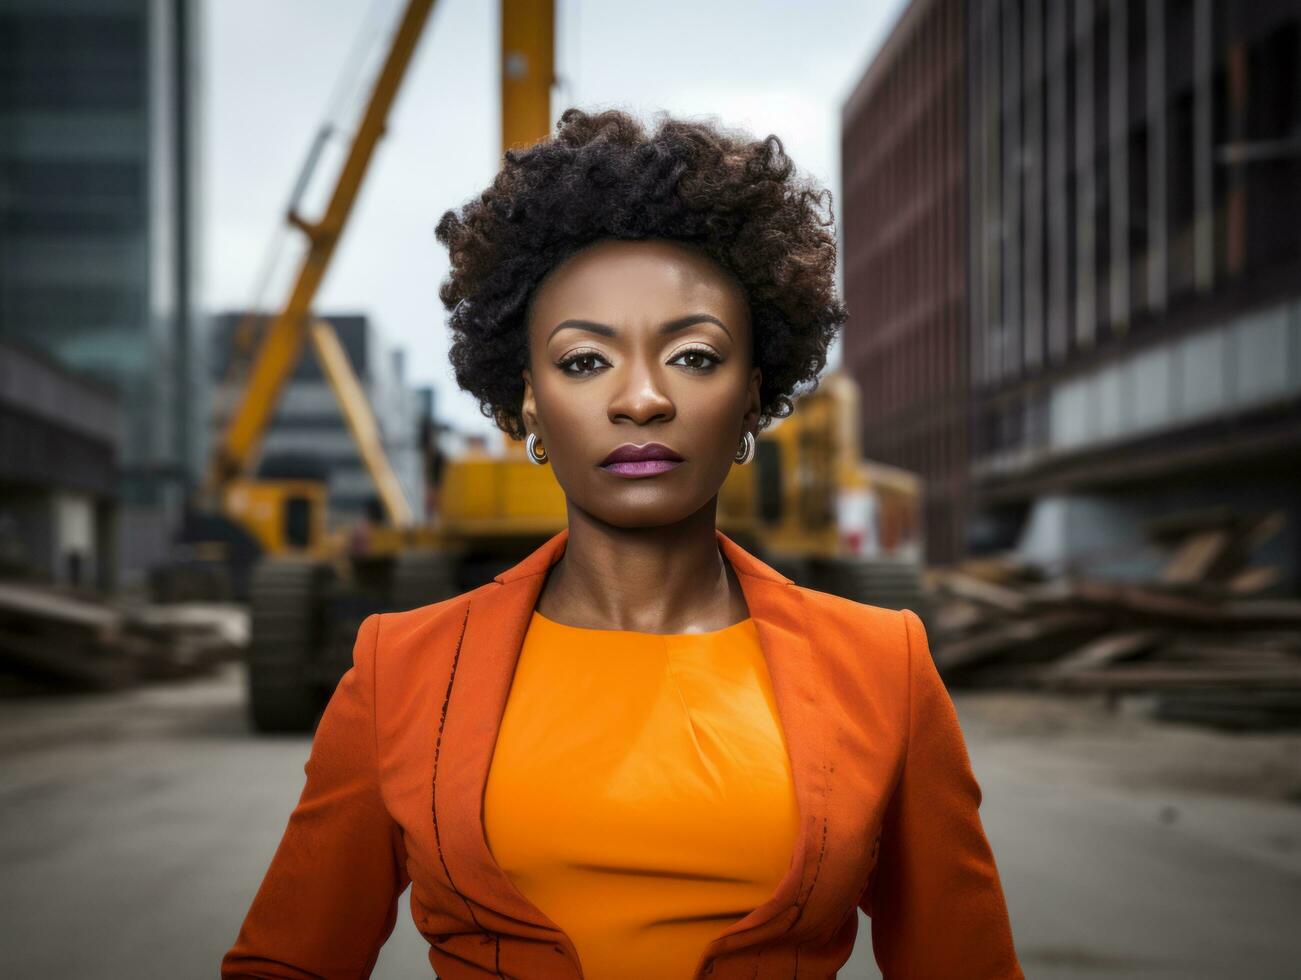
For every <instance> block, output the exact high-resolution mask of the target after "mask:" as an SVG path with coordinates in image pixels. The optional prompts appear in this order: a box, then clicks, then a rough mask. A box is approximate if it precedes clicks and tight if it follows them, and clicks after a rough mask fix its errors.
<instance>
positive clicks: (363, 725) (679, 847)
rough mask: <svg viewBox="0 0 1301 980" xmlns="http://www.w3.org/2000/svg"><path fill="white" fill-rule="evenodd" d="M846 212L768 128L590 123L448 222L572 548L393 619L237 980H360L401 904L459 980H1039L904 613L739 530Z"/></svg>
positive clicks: (368, 642)
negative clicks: (866, 929) (859, 964)
mask: <svg viewBox="0 0 1301 980" xmlns="http://www.w3.org/2000/svg"><path fill="white" fill-rule="evenodd" d="M827 204H828V196H827V195H826V194H825V193H822V192H819V191H818V190H817V189H816V188H815V187H812V186H811V185H809V184H808V183H807V182H805V181H803V180H802V179H800V178H799V177H797V176H796V173H795V170H794V168H793V166H792V164H791V162H790V160H789V159H788V158H787V157H786V156H785V154H784V153H783V151H782V147H781V143H780V142H779V141H778V140H777V138H776V137H772V136H770V137H768V138H767V139H766V140H762V141H750V140H747V139H746V138H744V137H743V136H740V135H737V134H732V133H728V132H725V131H721V130H720V129H718V128H716V127H713V126H710V125H706V124H700V123H688V122H681V121H673V120H663V121H661V122H660V124H659V125H658V127H657V128H656V129H655V130H654V131H653V132H647V131H645V130H644V129H643V128H642V126H641V125H640V124H639V123H638V122H637V121H635V120H634V119H632V118H630V117H628V116H626V115H624V114H622V113H619V112H602V113H599V114H595V115H589V114H586V113H583V112H581V111H579V110H576V109H570V110H569V111H568V112H566V113H565V114H564V116H563V117H562V119H561V121H560V124H559V126H558V129H557V132H556V134H555V135H554V136H553V137H552V138H550V139H548V140H545V141H543V142H541V143H539V144H537V145H535V146H534V147H532V148H530V149H528V150H526V151H523V152H518V153H509V154H507V156H506V162H505V165H504V167H503V169H502V171H501V173H500V174H498V176H497V178H496V179H495V181H494V182H493V185H492V187H491V188H490V189H488V190H487V191H486V192H485V193H484V194H483V195H482V196H481V197H480V198H478V199H477V200H475V201H472V202H470V203H469V204H467V205H466V206H465V207H464V208H463V209H461V210H460V211H459V213H458V212H449V213H448V214H446V215H444V217H443V219H442V221H441V222H440V224H439V226H438V237H439V240H440V241H441V242H442V243H443V244H445V245H446V246H447V247H448V249H449V251H450V253H451V260H452V271H451V275H450V277H449V279H448V281H447V282H446V283H444V285H443V288H442V292H441V296H442V299H443V302H444V303H445V304H446V305H447V307H448V308H449V309H450V310H451V313H452V318H451V323H452V328H453V330H454V331H455V332H456V337H455V342H454V345H453V347H452V351H451V358H452V362H453V364H454V366H455V369H456V375H457V381H458V383H459V384H460V385H461V386H462V387H464V388H466V389H467V390H469V391H470V392H472V393H473V394H474V395H475V396H477V398H478V399H479V401H480V404H481V406H482V409H483V411H484V412H485V414H487V415H489V416H490V417H492V418H493V419H494V420H495V421H496V423H497V425H498V426H499V427H501V428H502V429H503V430H504V431H506V432H508V433H510V434H511V435H513V436H514V437H516V438H527V449H528V455H529V457H530V459H531V460H532V461H533V462H535V463H538V464H539V465H550V466H551V467H552V468H553V469H554V471H555V475H556V479H557V480H558V481H559V483H560V486H561V487H562V488H563V490H564V493H565V496H566V501H567V511H568V527H567V528H566V529H565V530H564V531H562V532H560V533H559V534H557V535H555V536H554V537H552V538H551V539H550V540H549V541H548V542H546V543H545V544H544V545H543V546H542V547H540V548H538V549H537V550H536V551H534V552H533V553H532V554H531V555H529V556H528V557H527V558H525V559H524V560H523V561H522V562H520V563H519V564H517V565H515V566H514V567H513V568H511V569H509V570H507V571H505V572H503V573H501V574H500V575H498V576H496V578H494V580H493V581H492V582H490V583H488V584H486V585H484V586H482V587H480V588H478V589H475V590H473V591H471V592H468V593H465V594H463V595H460V596H457V597H456V598H453V599H448V600H446V601H443V602H438V603H434V604H432V605H428V606H424V607H422V608H419V609H414V610H409V611H405V612H398V613H386V614H383V615H375V616H371V617H369V618H368V619H366V621H365V622H364V623H363V624H362V626H361V629H360V631H359V634H358V637H357V642H356V646H355V650H354V666H353V667H352V669H351V670H349V671H348V673H347V674H346V675H345V676H344V678H343V679H342V681H341V682H340V684H339V686H338V689H337V690H336V692H335V694H334V696H333V698H332V699H331V701H330V704H329V706H328V707H327V709H326V711H325V714H324V716H323V717H322V719H321V722H320V725H319V727H318V730H317V733H316V737H315V741H314V743H313V746H312V753H311V757H310V759H309V761H308V763H307V767H306V772H307V783H306V787H305V789H304V791H303V795H302V799H301V800H300V802H299V804H298V806H297V808H296V809H295V810H294V812H293V814H292V815H291V817H290V820H289V826H288V828H287V830H286V832H285V835H284V838H283V840H282V842H281V844H280V847H279V850H278V851H277V852H276V855H275V858H274V860H273V862H272V864H271V868H270V870H269V871H268V873H267V876H266V878H265V880H264V881H263V883H262V887H261V889H260V890H259V892H258V894H257V897H256V898H255V900H254V902H253V905H252V908H251V909H250V910H249V913H248V916H247V918H246V920H245V922H244V925H243V928H242V930H241V932H240V934H239V937H238V940H237V941H236V943H235V946H234V947H233V948H232V949H231V950H230V951H229V952H228V953H227V955H226V957H225V960H224V962H223V968H222V975H223V977H227V978H234V977H295V978H297V977H364V976H368V975H369V974H370V972H371V969H372V967H373V966H374V963H375V959H376V956H377V955H378V952H379V949H380V947H381V945H382V944H383V943H384V941H385V939H386V938H387V937H388V935H389V934H390V932H391V930H392V928H393V925H394V922H395V918H396V914H397V899H398V897H399V896H400V895H401V893H402V891H403V890H404V889H405V888H406V886H407V885H408V883H410V884H412V886H413V887H412V897H411V908H412V913H413V915H414V918H415V921H416V924H417V925H418V927H419V928H420V929H421V931H422V933H423V934H424V935H425V936H426V938H427V939H428V940H429V942H430V944H431V950H430V962H431V963H432V965H433V967H434V968H435V970H436V971H437V973H438V975H439V976H441V977H444V978H446V980H452V978H470V977H483V976H498V977H517V978H525V980H533V978H544V977H545V978H549V977H575V978H577V977H587V978H611V977H617V978H631V977H668V978H671V977H692V976H704V975H709V976H711V977H717V978H723V977H737V978H740V977H747V978H749V977H774V978H776V977H800V978H803V977H809V978H812V977H831V976H834V975H835V973H836V970H837V969H838V968H839V967H841V966H842V965H843V964H844V962H845V960H846V959H847V958H848V956H849V954H850V951H851V949H852V947H853V945H854V938H855V933H856V930H857V928H858V917H857V910H858V909H860V908H861V909H863V910H864V911H865V912H866V913H867V914H868V915H869V916H871V918H872V942H873V946H874V952H875V954H876V958H877V961H878V963H879V964H880V965H881V969H882V972H883V973H884V975H885V976H886V977H887V978H893V977H917V978H948V977H961V978H993V977H998V978H1008V977H1020V976H1022V974H1021V971H1020V968H1019V966H1018V965H1017V960H1016V956H1015V952H1014V949H1013V944H1012V937H1011V932H1010V928H1009V925H1008V918H1007V911H1006V907H1005V904H1004V900H1003V895H1002V890H1001V887H1000V884H999V880H998V875H997V871H996V869H995V864H994V859H993V856H992V854H991V853H990V849H989V845H988V843H987V841H986V838H985V835H984V833H983V830H982V828H981V824H980V819H979V816H978V812H977V808H978V806H979V804H980V790H979V787H978V785H977V783H976V781H975V779H974V777H973V775H972V772H971V768H970V765H969V763H968V758H967V753H966V749H965V746H964V743H963V739H962V734H961V731H960V729H959V727H958V723H957V719H956V716H955V714H954V710H953V705H952V702H951V701H950V700H949V698H948V695H947V694H946V692H945V689H944V686H943V684H942V683H941V681H940V679H939V676H938V674H937V673H936V671H935V667H934V664H933V662H932V660H931V657H930V653H929V650H928V647H927V641H926V635H925V631H924V629H923V627H922V624H921V621H920V620H919V619H918V617H917V616H916V615H915V614H914V613H913V612H911V611H903V612H897V611H892V610H888V609H883V608H878V607H875V606H870V605H864V604H860V603H855V602H851V601H849V600H846V599H842V598H838V597H835V596H832V595H829V594H826V593H822V592H817V591H814V590H811V589H806V588H803V587H800V586H797V585H796V584H795V583H794V582H792V581H791V580H790V579H789V578H786V577H784V576H782V575H780V574H778V573H777V572H776V571H774V570H773V569H772V568H770V567H769V566H768V565H766V564H764V563H763V562H762V561H760V560H759V559H757V558H756V557H754V556H753V555H752V554H750V553H749V552H747V551H746V550H745V549H743V548H741V547H739V546H738V545H737V544H736V543H735V542H734V541H732V540H731V539H730V538H729V537H727V536H726V535H724V534H722V533H721V532H719V531H718V530H717V529H716V528H715V511H716V505H717V498H718V492H719V488H720V486H721V484H722V483H723V480H724V478H725V477H726V476H727V474H728V472H729V470H730V468H731V467H732V466H733V465H745V464H747V463H749V461H750V460H751V458H752V457H753V453H754V435H755V433H756V432H757V431H758V430H760V429H762V428H763V427H765V426H766V425H767V424H769V422H770V421H771V419H772V418H773V417H778V416H784V415H788V414H790V411H791V407H792V403H791V399H790V396H791V395H792V394H793V393H794V392H795V391H796V389H797V387H799V386H801V385H804V384H816V379H817V375H818V373H819V371H820V370H821V369H822V368H823V366H824V365H825V357H826V349H827V345H828V344H829V343H830V342H831V340H832V339H833V337H834V336H835V334H836V332H837V331H838V330H839V328H840V326H841V324H842V323H843V321H844V319H845V312H844V309H843V307H842V306H841V304H840V303H839V301H838V300H837V298H836V295H835V288H834V268H835V245H834V237H833V234H832V232H831V230H830V229H829V225H830V224H831V219H830V217H828V216H827V215H826V214H825V212H824V208H825V207H826V205H827Z"/></svg>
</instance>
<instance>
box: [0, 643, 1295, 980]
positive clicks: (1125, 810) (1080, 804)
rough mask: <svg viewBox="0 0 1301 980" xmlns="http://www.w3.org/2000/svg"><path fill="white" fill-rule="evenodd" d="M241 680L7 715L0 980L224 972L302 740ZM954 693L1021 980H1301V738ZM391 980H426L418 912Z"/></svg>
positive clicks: (28, 704) (861, 953) (292, 791)
mask: <svg viewBox="0 0 1301 980" xmlns="http://www.w3.org/2000/svg"><path fill="white" fill-rule="evenodd" d="M240 684H241V674H240V671H239V668H238V667H237V666H236V665H233V664H232V665H228V666H227V667H226V668H224V669H223V670H222V671H221V673H220V674H219V675H218V676H216V677H213V678H210V679H207V680H203V681H199V682H190V683H187V684H184V685H179V686H159V687H151V688H146V689H141V690H137V691H132V692H128V693H124V694H117V695H112V696H106V697H93V698H77V699H67V698H65V699H55V700H26V701H11V702H7V703H5V704H4V705H3V707H0V803H2V804H3V805H2V806H0V872H2V875H3V877H2V878H0V912H2V913H3V915H2V917H0V921H2V922H3V925H0V929H3V941H2V942H0V976H4V977H6V978H40V980H59V978H65V977H66V978H76V980H82V978H101V977H102V978H128V977H130V978H132V980H148V978H160V980H161V978H167V980H176V978H191V977H194V978H202V977H215V976H216V975H217V963H218V962H219V960H220V958H221V955H222V953H223V952H224V951H225V949H226V948H227V947H228V946H229V945H230V943H231V941H232V940H233V938H234V936H235V933H236V931H237V929H238V927H239V923H240V920H241V919H242V917H243V915H244V912H245V910H246V909H247V907H248V903H249V901H250V899H251V898H252V895H253V892H254V890H255V889H256V887H257V884H258V881H259V880H260V877H261V875H262V873H263V872H264V871H265V869H266V865H267V862H268V861H269V860H270V857H271V854H272V853H273V851H274V849H275V846H276V843H277V842H278V840H279V837H280V834H281V832H282V831H283V829H284V821H285V819H286V817H287V816H288V813H289V811H290V809H292V807H293V804H294V802H295V800H296V799H297V797H298V793H299V792H300V790H301V788H302V780H303V768H302V767H303V762H304V761H305V760H306V757H307V752H308V747H309V745H308V741H307V740H306V739H305V738H283V739H267V738H258V737H254V736H252V735H250V734H249V733H248V731H247V728H246V726H245V722H244V716H243V708H242V702H241V695H242V691H241V687H240ZM958 700H959V708H960V712H961V714H962V719H963V725H964V728H965V730H966V732H967V736H968V741H969V744H970V748H971V753H972V757H973V760H974V763H975V767H976V771H977V776H978V777H979V779H980V781H981V785H982V787H983V789H984V792H985V804H984V806H983V808H982V814H983V815H984V820H985V825H986V829H987V832H988V833H989V836H990V839H991V841H992V842H993V846H994V851H995V855H996V857H997V859H998V862H999V866H1000V870H1001V873H1002V876H1003V881H1004V887H1005V889H1006V891H1007V894H1008V901H1009V904H1010V907H1011V913H1012V923H1013V930H1014V933H1015V935H1016V940H1017V946H1018V949H1019V950H1020V953H1021V957H1022V960H1023V963H1024V966H1025V968H1026V973H1027V975H1028V976H1030V977H1032V978H1035V977H1045V978H1061V980H1077V978H1078V980H1088V978H1108V980H1139V978H1144V980H1146V978H1153V980H1156V978H1180V980H1196V978H1202V977H1206V978H1211V977H1215V978H1222V977H1234V978H1268V980H1272V978H1280V980H1282V978H1285V977H1287V978H1296V977H1298V976H1301V970H1298V967H1297V964H1298V963H1301V930H1299V929H1297V928H1296V926H1297V923H1298V921H1301V738H1289V739H1281V738H1277V737H1276V738H1246V739H1243V738H1230V737H1226V736H1220V735H1211V734H1205V733H1201V732H1197V731H1194V730H1191V729H1182V728H1177V727H1172V726H1153V725H1151V724H1148V723H1146V722H1145V721H1143V720H1141V719H1139V718H1136V717H1130V716H1120V717H1116V716H1114V715H1108V714H1106V713H1104V712H1102V711H1101V710H1099V709H1097V708H1096V707H1094V706H1088V705H1083V706H1082V705H1080V704H1074V703H1073V704H1070V705H1064V704H1062V703H1061V702H1056V701H1044V700H1042V699H1039V698H1029V697H1014V696H1007V695H996V696H989V695H985V696H980V697H975V696H961V697H959V699H958ZM862 926H863V928H862V931H861V932H860V943H859V948H858V949H857V950H856V952H855V955H854V958H853V960H852V961H851V963H850V966H849V967H847V968H846V969H845V970H843V971H842V973H841V977H842V978H846V980H860V978H867V977H875V976H877V973H876V971H875V969H874V967H873V966H872V956H871V951H870V948H869V946H870V943H869V941H868V939H867V936H868V929H867V923H866V921H864V922H863V923H862ZM375 975H376V976H377V977H380V978H384V980H393V978H399V977H402V978H414V977H422V976H430V975H431V971H430V970H429V968H428V961H427V958H426V956H425V947H424V941H423V940H422V939H421V938H420V936H419V935H418V934H417V933H416V930H415V927H414V926H413V925H412V924H411V922H410V917H409V912H408V911H407V905H406V899H405V898H404V900H403V904H402V915H401V917H400V918H399V925H398V928H397V930H396V931H395V932H394V935H393V937H392V939H391V940H390V941H389V943H388V945H387V946H386V947H385V949H384V951H383V953H382V955H381V958H380V965H379V968H378V969H377V971H376V974H375Z"/></svg>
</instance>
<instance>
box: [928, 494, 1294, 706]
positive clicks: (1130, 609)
mask: <svg viewBox="0 0 1301 980" xmlns="http://www.w3.org/2000/svg"><path fill="white" fill-rule="evenodd" d="M1284 522H1285V515H1284V514H1283V513H1281V512H1273V513H1269V514H1264V515H1258V516H1251V517H1246V516H1242V515H1237V514H1234V513H1231V512H1227V511H1224V510H1219V509H1217V510H1213V511H1209V512H1198V513H1194V514H1182V515H1175V516H1173V517H1167V518H1163V519H1161V520H1159V521H1154V522H1152V523H1151V524H1149V525H1148V526H1147V527H1146V528H1145V531H1146V532H1147V535H1148V537H1149V540H1150V541H1152V542H1153V543H1154V544H1156V545H1157V546H1159V547H1161V548H1163V549H1164V550H1165V551H1166V554H1167V557H1166V560H1165V562H1164V564H1163V566H1162V567H1161V568H1160V570H1159V572H1158V573H1157V574H1156V575H1155V576H1154V577H1153V578H1152V580H1151V581H1143V582H1131V581H1124V582H1119V581H1109V580H1101V579H1097V578H1090V577H1088V576H1086V575H1084V574H1081V573H1079V572H1077V571H1071V572H1066V573H1063V574H1059V575H1055V576H1054V575H1049V574H1047V573H1046V572H1045V571H1044V570H1043V569H1041V568H1038V567H1036V566H1034V565H1032V564H1029V563H1026V562H1023V561H1020V560H1018V559H1016V558H1015V557H1013V556H999V557H996V558H982V559H980V560H978V561H970V562H965V563H963V564H961V565H959V566H956V567H951V568H939V569H932V570H930V571H929V572H928V574H927V580H928V583H929V585H930V587H931V588H932V590H933V592H934V593H935V596H934V600H933V601H934V603H935V606H936V612H935V615H934V617H933V622H932V624H931V625H930V638H931V648H932V650H933V652H934V655H935V661H936V664H937V666H938V667H939V669H940V672H941V673H942V674H943V675H944V677H945V680H946V682H948V683H949V684H951V685H954V686H963V685H966V686H985V687H988V686H998V687H1006V686H1015V687H1034V688H1042V689H1047V690H1058V691H1073V692H1103V693H1106V694H1108V695H1120V694H1132V693H1143V694H1149V695H1151V696H1152V697H1153V698H1154V699H1155V702H1156V704H1155V714H1156V716H1157V717H1160V718H1164V719H1168V720H1180V721H1188V722H1193V723H1199V724H1208V725H1214V726H1218V727H1224V728H1233V729H1272V728H1301V600H1298V599H1292V598H1281V597H1267V596H1266V595H1265V593H1267V592H1268V591H1269V590H1270V589H1271V587H1272V586H1274V585H1275V584H1276V583H1277V581H1278V579H1279V575H1278V572H1277V570H1276V569H1273V568H1270V567H1263V566H1253V565H1251V564H1249V563H1250V561H1251V558H1252V556H1253V554H1254V553H1255V552H1256V551H1257V550H1258V549H1259V548H1260V546H1261V545H1262V544H1264V543H1265V542H1266V541H1268V540H1269V539H1270V538H1271V537H1273V536H1274V535H1275V534H1277V533H1278V532H1279V531H1280V530H1281V529H1282V527H1283V526H1284Z"/></svg>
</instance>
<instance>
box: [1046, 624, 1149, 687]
mask: <svg viewBox="0 0 1301 980" xmlns="http://www.w3.org/2000/svg"><path fill="white" fill-rule="evenodd" d="M1165 638H1166V633H1165V632H1164V631H1162V630H1132V631H1130V632H1126V633H1108V634H1107V635H1105V636H1100V637H1098V638H1097V639H1096V640H1093V641H1092V642H1090V643H1087V644H1085V645H1084V646H1083V647H1081V648H1080V649H1078V650H1076V651H1075V652H1074V653H1071V654H1069V655H1067V656H1066V657H1063V658H1062V659H1061V660H1058V661H1057V662H1056V663H1054V664H1052V665H1051V666H1050V667H1048V668H1047V669H1046V670H1045V671H1044V672H1043V676H1044V677H1045V678H1049V679H1051V678H1058V677H1065V676H1067V675H1068V674H1075V673H1079V672H1081V671H1084V670H1089V669H1092V668H1095V667H1104V666H1106V665H1107V664H1111V663H1115V662H1116V661H1118V660H1128V659H1129V658H1131V657H1137V656H1139V655H1140V654H1143V653H1146V652H1147V651H1149V650H1151V649H1152V648H1153V647H1154V646H1156V645H1157V644H1158V643H1160V642H1161V641H1162V640H1164V639H1165Z"/></svg>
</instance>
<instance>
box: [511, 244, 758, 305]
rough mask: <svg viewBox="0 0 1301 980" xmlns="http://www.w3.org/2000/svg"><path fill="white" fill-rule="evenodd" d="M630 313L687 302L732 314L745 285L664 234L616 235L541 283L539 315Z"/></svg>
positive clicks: (537, 302) (741, 301)
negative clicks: (657, 236)
mask: <svg viewBox="0 0 1301 980" xmlns="http://www.w3.org/2000/svg"><path fill="white" fill-rule="evenodd" d="M574 304H578V305H581V306H582V307H583V308H584V312H583V313H582V315H584V316H589V317H592V318H595V317H597V316H598V315H603V316H607V317H608V316H616V315H627V314H628V313H629V312H631V311H633V310H644V311H647V312H649V313H655V312H664V311H668V310H671V309H674V308H676V307H678V306H681V305H683V304H687V305H692V304H695V305H700V304H705V305H706V306H708V307H709V310H708V311H707V312H717V311H719V310H723V311H724V312H728V313H730V314H732V315H733V316H735V315H736V312H737V311H736V307H737V306H744V296H743V295H742V294H741V290H740V287H739V286H738V285H737V284H736V282H735V281H734V280H733V279H732V277H731V276H730V275H729V274H728V273H727V271H726V270H725V269H723V268H722V266H720V265H718V264H717V263H716V262H714V260H712V259H710V258H709V257H708V256H706V255H704V254H703V253H701V252H699V251H697V250H695V249H694V248H691V247H690V246H687V245H683V244H681V243H678V242H673V241H667V240H663V239H642V240H635V241H624V240H611V241H602V242H599V243H596V244H594V245H591V246H589V247H587V248H585V249H583V250H582V251H580V252H578V253H576V254H575V255H572V256H570V257H569V258H568V259H566V260H565V261H564V262H562V263H561V264H560V265H559V266H557V267H556V268H555V269H553V270H552V272H551V273H550V274H549V275H548V276H547V278H546V279H545V280H544V281H543V283H542V284H541V286H539V288H538V291H537V295H536V296H535V297H534V310H533V312H534V314H535V316H537V317H539V318H542V319H545V318H547V317H549V316H551V315H554V314H555V313H557V312H563V313H564V314H565V315H574V312H573V310H572V309H571V307H572V306H573V305H574Z"/></svg>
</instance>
